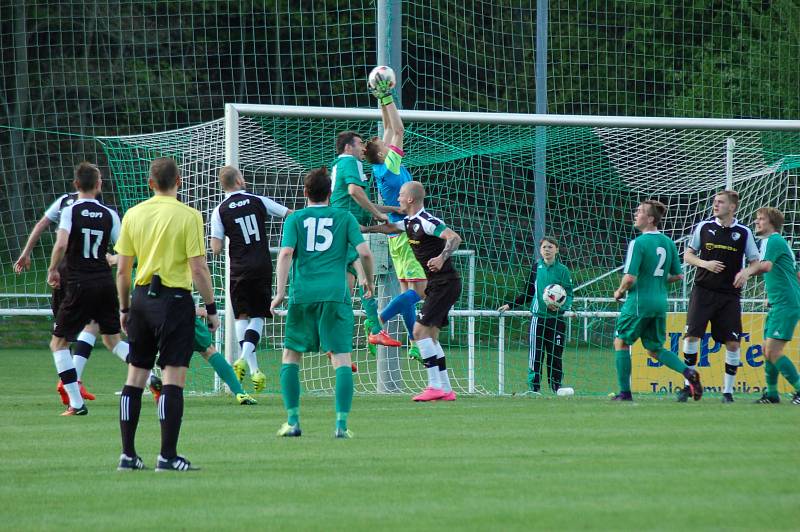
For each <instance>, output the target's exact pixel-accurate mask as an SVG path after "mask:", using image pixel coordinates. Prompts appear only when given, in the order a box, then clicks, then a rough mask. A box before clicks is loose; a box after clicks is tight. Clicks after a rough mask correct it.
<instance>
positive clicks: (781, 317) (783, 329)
mask: <svg viewBox="0 0 800 532" xmlns="http://www.w3.org/2000/svg"><path fill="white" fill-rule="evenodd" d="M798 321H800V309H798V308H793V307H772V308H770V309H769V313H768V314H767V319H766V320H765V321H764V339H765V340H766V339H767V338H773V339H775V340H785V341H787V342H788V341H789V340H791V339H792V335H793V334H794V328H795V327H796V326H797V322H798Z"/></svg>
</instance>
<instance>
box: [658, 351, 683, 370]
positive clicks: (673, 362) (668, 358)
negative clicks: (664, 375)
mask: <svg viewBox="0 0 800 532" xmlns="http://www.w3.org/2000/svg"><path fill="white" fill-rule="evenodd" d="M658 361H659V362H661V363H662V364H664V365H665V366H667V367H668V368H669V369H671V370H673V371H677V372H678V373H680V374H681V375H683V372H684V371H686V368H687V367H688V366H687V365H686V364H685V363H684V362H683V360H681V359H680V357H678V355H676V354H675V353H673V352H672V351H667V350H666V349H661V351H659V352H658Z"/></svg>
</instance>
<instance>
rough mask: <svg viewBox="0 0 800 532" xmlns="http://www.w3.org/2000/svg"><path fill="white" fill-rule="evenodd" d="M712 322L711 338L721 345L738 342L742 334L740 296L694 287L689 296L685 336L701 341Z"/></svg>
mask: <svg viewBox="0 0 800 532" xmlns="http://www.w3.org/2000/svg"><path fill="white" fill-rule="evenodd" d="M709 321H710V322H711V337H712V338H714V340H715V341H717V342H719V343H722V342H728V341H734V342H738V341H740V339H739V337H740V336H741V334H742V304H741V300H740V298H739V295H738V294H727V293H724V292H715V291H714V290H709V289H707V288H703V287H702V286H695V287H694V288H692V294H691V295H690V296H689V312H688V313H687V314H686V336H692V337H695V338H702V337H703V335H704V334H705V333H706V326H707V325H708V322H709Z"/></svg>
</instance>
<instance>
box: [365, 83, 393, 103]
mask: <svg viewBox="0 0 800 532" xmlns="http://www.w3.org/2000/svg"><path fill="white" fill-rule="evenodd" d="M370 92H371V93H372V95H373V96H375V98H377V99H378V102H380V104H381V105H383V106H386V105H389V104H390V103H392V102H394V99H393V98H392V85H391V82H390V81H389V80H388V79H382V80H380V81H378V82H377V83H376V84H375V87H370Z"/></svg>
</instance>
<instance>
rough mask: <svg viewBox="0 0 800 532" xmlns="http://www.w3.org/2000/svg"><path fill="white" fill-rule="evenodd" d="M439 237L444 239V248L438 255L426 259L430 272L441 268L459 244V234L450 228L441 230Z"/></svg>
mask: <svg viewBox="0 0 800 532" xmlns="http://www.w3.org/2000/svg"><path fill="white" fill-rule="evenodd" d="M439 238H441V239H443V240H445V244H444V249H443V250H442V252H441V253H440V254H439V256H437V257H433V258H432V259H431V260H429V261H428V268H430V269H431V271H432V272H438V271H439V270H441V269H442V266H444V263H445V261H447V259H449V258H450V256H451V255H452V254H453V252H455V250H457V249H458V246H459V245H461V236H460V235H459V234H458V233H456V232H455V231H453V230H452V229H450V228H447V229H445V230H444V231H442V234H441V235H439Z"/></svg>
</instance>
